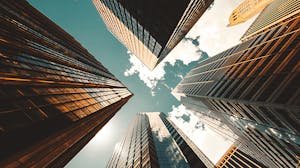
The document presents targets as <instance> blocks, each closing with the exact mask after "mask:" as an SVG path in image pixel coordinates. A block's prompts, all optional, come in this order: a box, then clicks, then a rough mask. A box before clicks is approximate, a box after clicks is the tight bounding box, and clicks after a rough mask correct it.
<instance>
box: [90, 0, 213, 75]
mask: <svg viewBox="0 0 300 168" xmlns="http://www.w3.org/2000/svg"><path fill="white" fill-rule="evenodd" d="M212 1H213V0H175V1H174V0H173V1H170V0H154V1H144V0H143V1H138V0H127V1H120V0H93V3H94V5H95V7H96V9H97V11H98V12H99V14H100V16H101V17H102V20H103V21H104V23H105V24H106V27H107V29H108V30H109V31H110V32H111V33H112V34H113V35H114V36H115V37H116V38H117V39H118V40H119V41H120V42H121V43H122V44H123V45H125V47H126V48H127V49H128V50H130V51H131V52H132V53H133V54H135V55H136V56H137V57H138V58H139V59H140V60H141V61H142V62H143V63H144V64H145V65H146V66H147V67H148V68H149V69H150V70H152V69H154V68H155V67H156V66H157V64H158V63H160V62H161V61H162V60H163V58H165V57H166V56H167V54H168V53H169V52H170V51H171V50H172V49H173V48H174V47H175V46H176V45H177V44H178V43H179V42H180V41H181V39H182V38H183V37H184V36H185V35H186V34H187V33H188V31H189V30H190V29H191V28H192V26H193V25H194V24H195V23H196V22H197V20H198V19H199V18H200V17H201V16H202V14H203V13H204V12H205V10H206V9H207V8H208V7H209V6H210V4H211V3H212Z"/></svg>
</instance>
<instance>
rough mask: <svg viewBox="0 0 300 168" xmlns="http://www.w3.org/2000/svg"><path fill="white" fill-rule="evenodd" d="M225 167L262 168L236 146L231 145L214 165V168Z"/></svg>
mask: <svg viewBox="0 0 300 168" xmlns="http://www.w3.org/2000/svg"><path fill="white" fill-rule="evenodd" d="M225 167H251V168H264V167H265V166H264V165H262V164H261V163H259V162H258V161H257V160H256V159H254V158H253V157H251V156H250V155H247V154H246V153H244V152H243V151H241V150H240V149H239V148H237V147H236V146H234V145H232V146H231V147H230V148H229V149H228V150H227V152H226V153H225V154H224V155H223V156H222V158H221V159H220V160H219V161H218V163H217V164H216V168H225Z"/></svg>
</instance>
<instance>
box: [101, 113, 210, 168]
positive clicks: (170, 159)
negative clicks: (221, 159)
mask: <svg viewBox="0 0 300 168" xmlns="http://www.w3.org/2000/svg"><path fill="white" fill-rule="evenodd" d="M107 167H108V168H119V167H143V168H146V167H147V168H149V167H151V168H156V167H178V168H187V167H191V168H201V167H211V168H212V167H214V165H213V163H211V162H210V160H209V159H208V158H207V157H206V156H205V155H204V154H203V153H202V152H201V151H200V150H199V149H198V148H197V147H196V146H195V144H193V142H192V141H191V140H189V138H188V137H187V136H185V135H184V134H183V132H182V131H181V130H180V129H179V128H177V127H176V126H175V125H174V124H173V123H172V121H170V120H169V119H168V118H167V117H166V116H165V114H164V113H159V112H149V113H138V114H137V116H136V118H135V119H134V120H133V122H132V123H131V125H130V127H129V129H128V131H127V133H126V136H125V137H124V138H123V139H122V141H121V142H120V143H119V144H117V145H116V148H115V150H114V153H113V155H112V158H111V159H110V161H109V162H108V165H107Z"/></svg>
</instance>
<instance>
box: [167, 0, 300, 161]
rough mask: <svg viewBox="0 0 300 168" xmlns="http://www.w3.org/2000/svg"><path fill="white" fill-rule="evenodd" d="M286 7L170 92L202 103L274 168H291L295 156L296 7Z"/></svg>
mask: <svg viewBox="0 0 300 168" xmlns="http://www.w3.org/2000/svg"><path fill="white" fill-rule="evenodd" d="M290 2H291V3H286V1H284V0H274V1H273V3H272V4H271V5H269V6H268V7H267V8H266V9H265V10H264V11H265V12H266V13H265V12H263V13H262V14H261V16H259V18H268V17H270V18H273V15H270V14H271V13H272V12H273V13H276V11H274V10H273V11H272V12H271V11H269V10H270V9H269V7H272V9H280V10H282V11H281V13H279V14H280V15H281V14H282V13H286V14H288V15H287V16H284V15H283V14H282V15H281V16H282V17H280V18H284V19H281V21H280V22H277V20H273V21H274V22H275V21H276V22H277V23H276V24H273V25H272V26H265V29H264V30H260V31H259V33H256V34H255V35H251V36H248V37H247V38H246V39H245V40H243V42H242V43H241V44H239V45H237V46H234V47H232V48H230V49H228V50H226V51H224V52H221V53H220V54H218V55H216V56H214V57H212V58H210V59H207V60H204V61H202V62H200V63H199V64H198V66H197V67H195V68H194V69H192V70H191V71H190V72H189V73H188V74H187V75H186V77H185V78H184V79H183V80H182V81H181V83H180V84H179V85H178V86H177V87H176V89H175V90H174V91H173V92H175V93H176V94H178V96H179V97H181V98H185V97H187V98H190V99H193V100H194V101H196V102H197V101H199V102H201V103H202V104H203V105H204V107H205V108H208V109H209V110H210V111H212V113H213V115H215V116H218V117H220V118H221V119H222V122H223V123H226V124H227V125H228V126H229V127H230V128H231V129H233V130H235V131H234V132H239V134H240V135H243V137H245V141H250V143H252V144H255V145H256V146H257V147H258V148H259V150H258V151H257V152H262V153H264V154H265V156H267V157H268V159H269V160H271V161H272V162H273V163H275V164H276V167H296V166H297V163H298V158H297V156H299V155H300V153H299V152H300V146H299V145H300V132H299V128H300V116H299V114H300V113H299V109H300V103H299V100H300V98H299V95H300V94H299V68H298V66H299V65H298V62H299V55H300V47H299V42H300V39H299V33H300V26H299V25H300V19H299V18H300V17H299V16H300V10H299V6H300V4H299V2H298V1H297V2H296V1H293V0H291V1H290ZM292 2H293V3H292ZM290 4H292V5H290ZM273 5H276V6H277V7H275V6H273ZM295 9H298V10H295ZM267 11H269V12H267ZM283 11H287V12H283ZM288 11H294V12H292V13H291V12H288ZM263 14H266V15H265V16H262V15H263ZM259 18H258V19H259ZM278 18H279V17H278ZM258 21H260V19H259V20H258ZM258 21H256V22H255V25H256V24H259V23H258ZM261 24H265V25H266V23H265V22H261ZM250 29H251V28H250ZM187 104H190V102H189V101H188V103H187ZM254 150H256V149H253V151H254Z"/></svg>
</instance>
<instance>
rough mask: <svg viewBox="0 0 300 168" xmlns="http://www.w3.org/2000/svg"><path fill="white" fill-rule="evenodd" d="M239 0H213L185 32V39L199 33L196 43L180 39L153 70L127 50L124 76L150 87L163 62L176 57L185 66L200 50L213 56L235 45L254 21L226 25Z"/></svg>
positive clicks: (158, 76) (161, 75)
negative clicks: (127, 60)
mask: <svg viewBox="0 0 300 168" xmlns="http://www.w3.org/2000/svg"><path fill="white" fill-rule="evenodd" d="M241 2H242V0H236V1H224V0H215V2H214V5H213V7H212V8H211V9H210V10H207V11H206V12H205V13H204V14H203V16H202V17H201V18H200V19H199V20H198V22H197V23H196V24H195V25H194V26H193V28H192V29H191V30H190V31H189V33H188V34H187V35H186V38H191V39H196V38H197V37H199V36H200V38H199V39H198V40H199V43H200V45H199V46H196V45H195V44H193V43H192V41H191V40H182V41H181V42H180V43H179V44H178V45H177V46H176V47H175V48H174V49H173V50H172V51H171V52H170V53H169V54H168V56H167V57H166V58H165V59H164V60H163V61H162V62H161V63H160V64H159V65H158V66H157V67H156V68H155V69H154V70H153V71H150V70H149V69H148V68H147V67H145V65H143V63H141V61H140V60H139V59H138V58H136V57H135V56H134V55H133V54H131V53H130V52H129V55H130V59H129V61H130V63H131V67H130V68H129V69H126V71H125V72H124V75H125V76H131V75H134V74H137V75H138V76H139V78H140V79H141V80H142V81H143V82H144V83H145V84H146V86H148V87H149V88H150V89H154V88H155V87H156V85H157V83H158V81H161V80H164V75H165V73H166V72H165V70H164V66H165V65H166V63H167V62H168V63H170V64H171V65H173V66H174V64H175V63H176V61H177V60H181V61H183V63H184V64H185V65H188V64H189V63H191V62H193V61H196V60H198V59H199V58H200V57H201V52H200V50H202V51H205V52H207V53H208V55H209V56H214V55H215V54H218V53H219V52H221V51H224V50H226V49H228V48H230V47H232V46H233V45H236V44H238V43H239V39H240V37H241V36H242V35H243V33H244V32H245V31H246V30H247V28H248V27H249V25H250V24H251V23H252V22H253V20H254V18H253V19H251V20H250V21H248V22H246V23H244V24H240V25H237V26H234V27H227V24H228V19H229V16H230V14H231V12H232V11H233V9H234V8H236V7H237V6H238V5H239V4H240V3H241Z"/></svg>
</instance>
